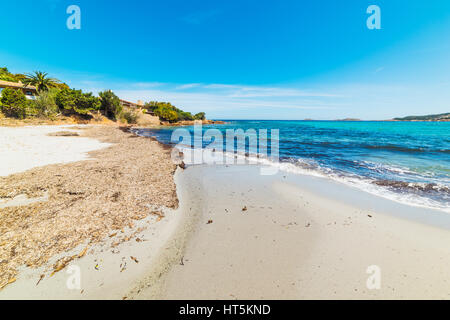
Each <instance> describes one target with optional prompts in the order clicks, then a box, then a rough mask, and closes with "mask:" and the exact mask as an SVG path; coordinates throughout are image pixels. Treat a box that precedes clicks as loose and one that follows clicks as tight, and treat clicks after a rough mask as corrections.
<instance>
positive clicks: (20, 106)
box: [0, 88, 28, 119]
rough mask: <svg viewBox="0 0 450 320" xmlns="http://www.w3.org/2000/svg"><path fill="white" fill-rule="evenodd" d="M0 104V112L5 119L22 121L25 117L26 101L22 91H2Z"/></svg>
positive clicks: (8, 89) (9, 89) (7, 89)
mask: <svg viewBox="0 0 450 320" xmlns="http://www.w3.org/2000/svg"><path fill="white" fill-rule="evenodd" d="M0 102H1V110H2V112H3V114H4V115H5V116H7V117H14V118H19V119H23V118H25V116H26V115H27V108H28V100H27V98H26V97H25V94H24V93H23V92H22V90H19V89H11V88H6V89H3V91H2V98H1V100H0Z"/></svg>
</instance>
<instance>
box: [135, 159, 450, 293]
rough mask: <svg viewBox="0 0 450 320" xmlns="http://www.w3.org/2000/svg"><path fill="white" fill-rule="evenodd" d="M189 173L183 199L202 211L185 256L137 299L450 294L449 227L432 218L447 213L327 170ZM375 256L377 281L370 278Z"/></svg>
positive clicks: (251, 168)
mask: <svg viewBox="0 0 450 320" xmlns="http://www.w3.org/2000/svg"><path fill="white" fill-rule="evenodd" d="M183 175H184V177H183V179H181V180H180V181H179V182H181V183H179V187H180V188H182V189H185V190H184V192H186V193H188V194H190V196H188V197H186V198H185V200H187V201H185V202H184V205H185V206H187V207H189V208H190V209H191V211H192V212H197V217H198V223H197V224H196V225H195V227H194V232H193V233H192V236H191V237H190V239H189V241H188V242H187V246H186V249H185V251H184V253H183V254H182V255H183V256H184V265H180V264H179V263H177V264H176V265H174V267H173V269H172V270H171V271H170V272H169V273H168V274H167V275H166V276H165V277H164V279H163V282H164V283H163V285H162V288H163V290H162V292H160V293H159V295H158V294H156V295H155V292H154V291H152V290H151V288H149V289H148V290H143V291H142V292H141V293H140V294H139V295H138V296H137V297H136V298H141V299H146V298H154V297H157V298H163V299H166V298H169V299H316V298H320V299H323V298H325V299H344V298H349V299H380V298H386V299H405V298H419V299H422V298H425V299H428V298H439V299H448V298H450V283H449V281H450V280H449V279H450V269H449V268H448V266H449V265H450V245H449V243H450V232H449V230H447V229H444V228H438V227H436V225H440V226H443V225H449V221H450V219H449V216H448V215H447V214H446V215H445V216H444V215H440V213H439V212H438V211H433V210H422V209H418V208H415V207H410V206H406V205H401V204H398V203H395V202H392V201H389V200H386V199H383V198H380V197H376V196H373V195H370V194H367V193H364V192H362V191H359V190H357V189H353V188H350V187H347V186H344V185H341V184H338V183H335V182H332V181H328V180H326V179H320V178H313V177H308V176H300V175H294V174H285V173H280V174H278V175H275V176H261V175H259V169H258V168H257V167H256V166H230V167H200V166H199V167H191V168H188V169H187V170H186V171H185V172H184V173H183ZM244 206H246V207H247V208H248V210H247V211H242V208H243V207H244ZM369 215H370V216H369ZM405 216H406V217H409V218H410V219H404V217H405ZM208 220H213V223H211V224H207V222H208ZM372 265H376V266H378V267H379V268H380V270H381V288H380V289H379V290H378V289H374V290H370V289H369V288H368V287H367V286H366V282H367V279H368V278H369V276H370V275H369V274H367V273H366V271H367V268H368V267H369V266H372Z"/></svg>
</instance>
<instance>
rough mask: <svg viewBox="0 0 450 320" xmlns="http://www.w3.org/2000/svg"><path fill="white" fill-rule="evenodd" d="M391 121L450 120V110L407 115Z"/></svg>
mask: <svg viewBox="0 0 450 320" xmlns="http://www.w3.org/2000/svg"><path fill="white" fill-rule="evenodd" d="M391 121H450V112H448V113H441V114H430V115H425V116H407V117H404V118H394V119H392V120H391Z"/></svg>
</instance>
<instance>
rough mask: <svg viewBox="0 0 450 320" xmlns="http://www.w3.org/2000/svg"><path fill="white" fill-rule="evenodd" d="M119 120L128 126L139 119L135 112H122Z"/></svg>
mask: <svg viewBox="0 0 450 320" xmlns="http://www.w3.org/2000/svg"><path fill="white" fill-rule="evenodd" d="M121 118H122V119H123V120H125V121H126V122H127V123H129V124H136V123H137V121H138V119H139V115H138V114H137V112H135V111H132V110H126V111H124V112H122V114H121Z"/></svg>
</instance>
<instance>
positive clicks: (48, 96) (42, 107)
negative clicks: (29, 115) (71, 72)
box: [30, 88, 59, 117]
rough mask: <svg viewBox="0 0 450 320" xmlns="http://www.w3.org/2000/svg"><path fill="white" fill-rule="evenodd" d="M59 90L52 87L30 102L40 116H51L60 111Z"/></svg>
mask: <svg viewBox="0 0 450 320" xmlns="http://www.w3.org/2000/svg"><path fill="white" fill-rule="evenodd" d="M58 92H59V90H58V89H56V88H52V89H50V90H49V91H42V92H40V93H39V96H37V97H36V100H34V101H31V102H30V104H31V106H32V107H33V108H34V110H35V112H36V114H37V115H39V116H44V117H49V116H50V117H51V116H54V115H56V114H57V113H58V111H59V109H58V105H57V104H56V95H57V94H58Z"/></svg>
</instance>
